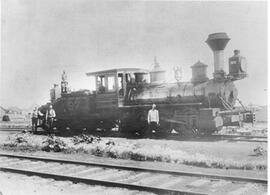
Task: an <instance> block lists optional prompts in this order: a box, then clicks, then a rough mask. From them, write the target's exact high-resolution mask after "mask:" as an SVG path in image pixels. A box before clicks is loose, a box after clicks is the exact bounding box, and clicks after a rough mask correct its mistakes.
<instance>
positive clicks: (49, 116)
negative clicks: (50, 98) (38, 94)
mask: <svg viewBox="0 0 270 195" xmlns="http://www.w3.org/2000/svg"><path fill="white" fill-rule="evenodd" d="M55 117H56V114H55V111H54V109H53V107H52V105H50V106H49V109H48V110H47V112H46V118H45V119H46V121H47V122H48V125H49V131H50V132H52V128H53V121H54V118H55Z"/></svg>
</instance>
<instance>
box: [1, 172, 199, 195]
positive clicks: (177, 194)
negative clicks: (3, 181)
mask: <svg viewBox="0 0 270 195" xmlns="http://www.w3.org/2000/svg"><path fill="white" fill-rule="evenodd" d="M0 170H2V171H6V172H12V173H20V174H25V175H36V176H40V177H44V178H53V179H55V180H69V181H72V182H74V183H85V184H89V185H102V186H107V187H119V188H126V189H130V190H140V191H148V192H153V193H157V194H171V195H203V193H200V192H191V191H183V190H181V191H180V190H173V189H169V188H160V187H151V186H145V185H136V184H128V183H124V182H113V181H108V180H99V179H90V178H82V177H74V176H67V175H60V174H52V173H46V172H41V171H29V170H25V169H16V168H1V167H0Z"/></svg>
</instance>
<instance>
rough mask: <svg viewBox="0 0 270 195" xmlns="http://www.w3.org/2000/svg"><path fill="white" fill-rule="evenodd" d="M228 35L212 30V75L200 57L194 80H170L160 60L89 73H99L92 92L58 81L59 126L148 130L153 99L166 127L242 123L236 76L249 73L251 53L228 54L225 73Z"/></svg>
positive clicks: (199, 128) (190, 131)
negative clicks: (68, 87) (71, 88)
mask: <svg viewBox="0 0 270 195" xmlns="http://www.w3.org/2000/svg"><path fill="white" fill-rule="evenodd" d="M229 40H230V38H229V37H228V36H227V34H226V33H214V34H210V35H209V36H208V39H207V40H206V43H207V44H208V45H209V47H210V48H211V49H212V51H213V54H214V73H213V78H211V79H209V78H208V77H207V74H206V72H207V71H206V70H207V65H206V64H204V63H202V62H200V61H198V62H197V63H195V64H194V65H193V66H191V68H192V78H191V81H190V82H175V83H166V82H165V71H164V70H162V68H161V67H160V65H159V64H158V62H157V61H156V60H155V63H154V68H153V70H151V71H149V70H144V69H138V68H122V69H111V70H105V71H98V72H91V73H86V75H87V76H91V77H94V78H95V86H96V90H95V91H92V92H91V91H89V90H84V91H76V92H67V91H65V92H63V91H62V93H60V92H58V91H59V88H58V86H55V87H54V88H53V89H52V90H51V103H52V104H53V107H54V109H55V111H56V115H57V122H56V128H57V129H59V131H64V130H65V129H66V127H69V128H70V129H73V130H76V131H77V130H78V129H83V128H84V129H88V130H89V131H94V130H96V129H97V128H99V129H104V130H105V131H109V130H110V129H112V128H113V127H114V126H117V127H118V130H119V131H121V132H123V133H132V134H133V133H137V134H140V135H143V134H144V133H145V132H146V129H147V112H148V110H149V109H150V108H151V105H152V104H153V103H155V104H156V105H157V108H158V110H159V113H160V128H159V130H160V131H161V132H171V131H173V130H174V131H176V132H178V133H180V134H182V135H194V134H197V133H203V134H206V133H212V132H214V131H217V130H219V129H221V128H222V127H223V125H226V124H239V122H241V120H242V116H243V114H245V113H247V112H248V111H247V110H245V109H244V107H243V109H239V108H235V107H234V106H235V103H236V101H239V102H240V100H238V97H237V89H236V87H235V85H234V82H235V81H236V80H240V79H243V78H245V77H246V76H247V72H246V59H245V58H244V57H242V56H240V54H239V53H240V51H239V50H235V51H234V56H233V57H231V58H229V73H228V74H226V73H225V71H224V56H223V55H224V49H225V47H226V45H227V43H228V42H229ZM240 103H241V102H240Z"/></svg>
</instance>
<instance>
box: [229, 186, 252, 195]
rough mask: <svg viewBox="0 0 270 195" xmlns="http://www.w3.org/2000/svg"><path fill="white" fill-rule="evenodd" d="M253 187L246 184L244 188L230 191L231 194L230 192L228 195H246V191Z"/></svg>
mask: <svg viewBox="0 0 270 195" xmlns="http://www.w3.org/2000/svg"><path fill="white" fill-rule="evenodd" d="M253 187H254V186H253V185H252V184H246V185H245V186H244V187H242V188H239V189H237V190H235V191H232V192H230V193H229V194H231V195H240V194H246V192H247V191H248V190H250V189H251V188H253Z"/></svg>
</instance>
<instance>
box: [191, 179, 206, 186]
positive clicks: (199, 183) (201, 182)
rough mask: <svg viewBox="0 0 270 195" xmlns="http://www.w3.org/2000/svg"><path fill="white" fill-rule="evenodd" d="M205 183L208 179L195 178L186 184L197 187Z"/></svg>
mask: <svg viewBox="0 0 270 195" xmlns="http://www.w3.org/2000/svg"><path fill="white" fill-rule="evenodd" d="M206 183H209V180H206V179H199V180H196V181H194V182H191V183H190V184H188V186H194V187H199V186H202V185H204V184H206Z"/></svg>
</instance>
